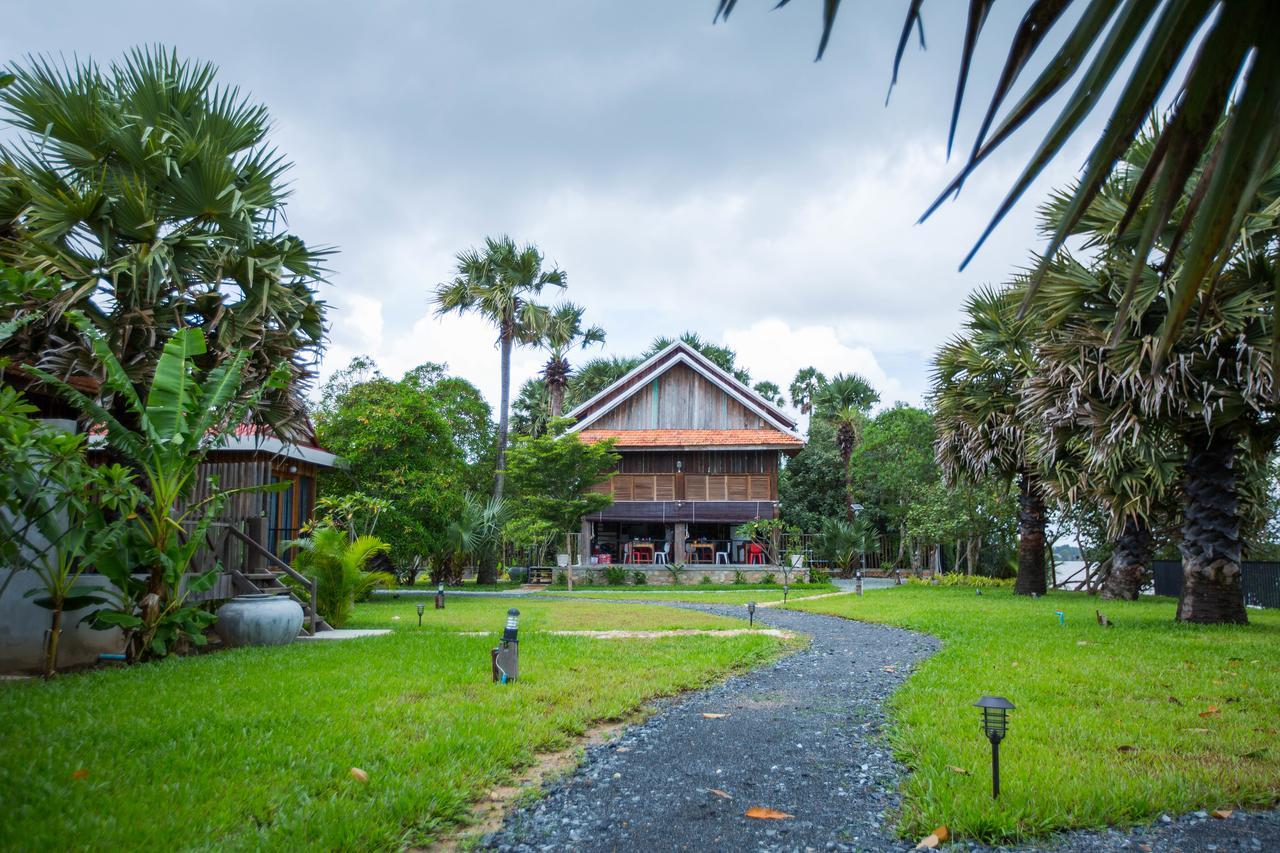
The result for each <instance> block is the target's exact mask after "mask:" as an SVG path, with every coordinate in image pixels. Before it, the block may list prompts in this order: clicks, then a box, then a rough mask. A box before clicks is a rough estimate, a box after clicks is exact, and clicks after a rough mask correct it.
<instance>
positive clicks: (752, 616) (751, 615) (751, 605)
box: [747, 601, 756, 627]
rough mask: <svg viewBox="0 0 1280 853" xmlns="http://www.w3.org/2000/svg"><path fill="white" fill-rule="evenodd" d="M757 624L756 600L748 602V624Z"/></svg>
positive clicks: (752, 625) (751, 625) (750, 625)
mask: <svg viewBox="0 0 1280 853" xmlns="http://www.w3.org/2000/svg"><path fill="white" fill-rule="evenodd" d="M755 624H756V603H755V602H754V601H748V602H747V625H748V626H749V627H755Z"/></svg>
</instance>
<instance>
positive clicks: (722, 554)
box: [716, 551, 729, 566]
mask: <svg viewBox="0 0 1280 853" xmlns="http://www.w3.org/2000/svg"><path fill="white" fill-rule="evenodd" d="M721 557H724V559H723V560H722V559H720V558H721ZM721 563H724V564H725V565H726V566H727V565H729V552H728V551H716V565H717V566H718V565H720V564H721Z"/></svg>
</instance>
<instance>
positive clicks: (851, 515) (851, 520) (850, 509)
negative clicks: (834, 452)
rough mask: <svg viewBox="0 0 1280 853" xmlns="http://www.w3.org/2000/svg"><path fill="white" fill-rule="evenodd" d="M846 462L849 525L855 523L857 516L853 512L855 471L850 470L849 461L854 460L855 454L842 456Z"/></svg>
mask: <svg viewBox="0 0 1280 853" xmlns="http://www.w3.org/2000/svg"><path fill="white" fill-rule="evenodd" d="M840 458H841V459H843V460H844V511H845V514H846V515H847V517H848V519H849V523H850V524H853V523H854V517H855V516H856V515H857V513H855V512H854V511H853V471H851V470H849V461H850V460H851V459H852V458H853V453H852V451H850V452H849V453H843V454H841V457H840Z"/></svg>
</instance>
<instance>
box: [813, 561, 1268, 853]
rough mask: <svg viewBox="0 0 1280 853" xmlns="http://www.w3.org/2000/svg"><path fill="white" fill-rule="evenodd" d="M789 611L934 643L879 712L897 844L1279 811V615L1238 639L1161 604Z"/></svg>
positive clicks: (906, 593)
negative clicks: (1004, 726) (944, 833)
mask: <svg viewBox="0 0 1280 853" xmlns="http://www.w3.org/2000/svg"><path fill="white" fill-rule="evenodd" d="M791 607H792V608H793V609H797V610H807V611H811V612H815V613H829V614H833V615H836V616H843V617H847V618H852V619H860V620H864V621H868V622H881V623H886V624H890V625H898V626H901V627H905V628H910V629H913V630H917V631H925V632H927V633H929V634H932V635H934V636H935V637H938V638H939V639H941V640H942V648H941V649H940V650H939V651H938V652H937V653H936V654H935V655H933V656H932V657H930V658H929V659H928V660H926V661H924V662H922V663H921V664H920V665H919V667H918V669H917V670H916V672H915V673H914V674H913V675H912V676H911V677H910V679H909V680H908V681H907V682H906V684H905V685H904V686H903V687H902V689H900V690H899V691H898V692H897V693H895V694H894V696H893V697H892V699H891V700H890V714H891V729H890V739H891V742H892V744H893V747H894V750H895V752H896V753H897V755H898V757H899V759H900V760H901V761H903V762H904V763H905V764H906V765H907V766H908V767H909V768H910V769H911V773H910V774H909V775H908V776H907V778H906V780H905V781H904V783H903V794H904V802H903V810H902V815H901V819H900V823H899V829H900V830H901V831H902V832H903V833H904V834H905V835H906V836H907V837H921V836H923V835H925V834H927V833H929V832H930V831H931V830H932V829H933V828H934V827H936V826H938V825H940V824H946V825H947V826H948V827H949V828H950V829H951V831H952V833H953V834H954V835H956V836H957V837H961V838H977V839H982V840H984V841H988V842H998V841H1011V840H1019V839H1025V838H1027V837H1031V836H1037V835H1043V834H1045V833H1048V832H1050V831H1054V830H1061V829H1068V828H1073V827H1092V826H1104V825H1108V824H1127V823H1133V822H1138V821H1146V820H1151V819H1153V818H1156V817H1158V816H1159V815H1160V814H1162V813H1166V812H1167V813H1169V814H1178V813H1180V812H1187V811H1193V810H1198V809H1215V808H1232V807H1245V806H1255V807H1268V806H1271V805H1273V804H1274V803H1275V802H1276V801H1277V800H1280V733H1278V732H1277V722H1276V698H1275V697H1276V696H1278V695H1280V663H1277V660H1278V659H1280V655H1278V653H1280V613H1278V612H1276V611H1272V610H1251V611H1250V612H1249V618H1250V621H1251V623H1252V624H1250V625H1248V626H1237V625H1190V624H1179V623H1176V622H1174V621H1173V611H1174V609H1175V607H1176V602H1175V601H1174V600H1172V599H1168V598H1151V597H1145V598H1143V599H1142V600H1139V601H1135V602H1119V601H1107V602H1099V601H1098V599H1097V598H1095V597H1091V596H1087V595H1084V594H1080V593H1050V594H1049V595H1048V596H1046V597H1044V598H1040V599H1031V598H1026V597H1022V596H1014V595H1013V594H1012V593H1011V592H1006V591H1004V590H993V591H991V592H989V593H988V594H986V595H983V596H975V595H974V594H973V591H972V590H969V589H963V588H959V589H957V588H951V589H946V588H929V587H927V586H914V585H907V586H903V587H897V588H892V589H883V590H870V591H868V592H867V594H866V595H864V596H861V597H858V596H838V597H834V598H825V599H820V600H816V601H811V602H804V601H800V602H796V603H794V604H792V605H791ZM1098 610H1101V611H1102V613H1103V614H1104V615H1105V616H1106V617H1107V619H1108V621H1109V622H1111V623H1112V625H1113V627H1110V628H1107V627H1103V626H1102V625H1100V624H1099V622H1098V618H1097V615H1096V611H1098ZM1058 611H1061V612H1062V624H1059V618H1058V616H1057V612H1058ZM983 695H998V696H1004V697H1006V698H1007V699H1009V700H1010V701H1011V702H1013V704H1014V705H1015V706H1017V710H1015V711H1013V712H1012V722H1011V724H1010V729H1009V734H1008V737H1007V738H1006V740H1005V742H1004V743H1003V744H1002V745H1001V750H1000V759H1001V764H1000V772H1001V792H1000V799H999V800H998V801H995V802H993V801H992V799H991V777H990V761H991V749H990V746H989V744H988V743H987V740H986V738H985V737H983V736H982V733H981V731H980V727H979V721H978V712H977V710H976V709H974V708H972V707H970V705H971V704H972V703H973V702H974V701H976V700H977V699H978V698H979V697H980V696H983ZM957 768H958V769H957Z"/></svg>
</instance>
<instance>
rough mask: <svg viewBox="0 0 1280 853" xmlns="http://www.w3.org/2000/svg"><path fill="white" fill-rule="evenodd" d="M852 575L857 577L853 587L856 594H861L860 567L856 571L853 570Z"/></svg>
mask: <svg viewBox="0 0 1280 853" xmlns="http://www.w3.org/2000/svg"><path fill="white" fill-rule="evenodd" d="M853 576H854V577H855V578H857V585H856V586H855V587H854V591H855V592H856V593H857V594H858V595H862V569H858V571H856V572H854V575H853Z"/></svg>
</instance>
